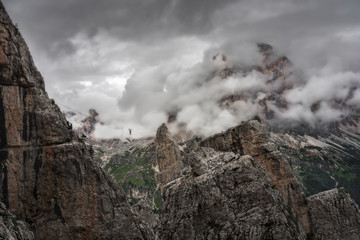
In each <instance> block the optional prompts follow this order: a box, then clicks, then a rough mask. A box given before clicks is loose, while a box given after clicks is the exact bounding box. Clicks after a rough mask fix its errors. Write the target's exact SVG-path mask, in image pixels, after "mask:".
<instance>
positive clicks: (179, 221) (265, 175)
mask: <svg viewBox="0 0 360 240" xmlns="http://www.w3.org/2000/svg"><path fill="white" fill-rule="evenodd" d="M161 128H162V131H165V126H164V125H162V126H161ZM165 132H166V131H165ZM167 137H168V138H169V141H170V136H168V135H167ZM271 140H272V139H271V138H270V135H269V134H268V133H267V132H266V131H265V128H263V127H262V126H261V125H260V124H259V123H258V122H257V121H250V122H245V123H242V124H240V125H239V126H237V127H235V128H231V129H229V130H228V131H226V132H224V133H221V134H217V135H214V136H212V137H210V138H208V139H205V140H203V141H201V142H200V143H197V142H196V141H189V142H187V144H186V145H181V146H180V145H177V144H176V142H173V143H174V144H175V147H177V148H178V150H179V151H180V152H181V159H182V163H183V165H182V169H181V175H180V176H179V177H178V178H176V179H171V180H169V181H168V182H167V183H165V184H164V187H163V192H162V193H163V212H162V215H161V216H160V220H161V228H160V231H159V232H160V237H161V238H162V239H185V238H188V239H338V238H339V236H349V238H348V239H355V238H356V237H358V231H359V229H360V221H359V217H360V213H359V208H358V206H357V205H356V203H355V202H354V201H353V200H352V199H351V198H350V196H349V195H348V194H346V193H345V192H344V190H338V189H334V190H331V191H328V192H323V193H319V194H317V195H314V196H312V197H310V198H308V199H306V198H305V196H304V193H303V192H302V190H301V188H300V186H299V184H298V182H297V180H296V178H295V177H294V175H293V172H292V170H291V168H290V166H289V164H288V162H287V161H286V159H284V158H283V157H282V155H280V154H279V152H278V151H277V148H276V145H275V144H274V143H273V142H272V141H271ZM162 141H164V139H162ZM173 148H174V145H168V149H157V151H159V150H161V151H169V150H171V149H173ZM250 155H252V156H250ZM158 161H159V159H158ZM160 161H166V159H160ZM160 173H161V170H160ZM342 227H343V229H341V228H342ZM344 231H346V232H347V233H346V234H345V233H344ZM334 233H336V234H334ZM330 235H331V236H330ZM354 236H356V237H355V238H354ZM346 239H347V238H346Z"/></svg>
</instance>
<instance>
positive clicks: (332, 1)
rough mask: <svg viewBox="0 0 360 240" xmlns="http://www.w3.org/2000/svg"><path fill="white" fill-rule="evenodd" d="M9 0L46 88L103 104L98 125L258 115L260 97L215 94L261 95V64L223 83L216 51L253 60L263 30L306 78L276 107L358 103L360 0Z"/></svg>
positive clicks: (215, 122) (295, 112)
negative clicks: (232, 103)
mask: <svg viewBox="0 0 360 240" xmlns="http://www.w3.org/2000/svg"><path fill="white" fill-rule="evenodd" d="M3 2H4V4H5V6H6V7H7V10H8V11H9V13H10V15H11V17H12V19H13V20H14V22H16V23H18V24H19V28H20V31H21V32H22V34H23V35H24V37H25V39H26V41H27V42H28V44H29V46H30V50H31V52H32V54H33V57H34V59H35V62H36V64H37V66H38V67H39V70H40V71H41V72H42V73H43V75H44V78H45V82H46V88H47V91H48V93H49V95H50V97H52V98H54V99H55V100H56V102H58V103H59V105H60V107H62V108H63V109H64V110H68V109H67V108H66V107H64V106H68V107H71V108H72V109H75V110H77V111H79V112H83V113H86V112H87V111H88V109H90V108H95V109H96V110H97V111H98V112H99V114H100V116H101V118H102V120H103V121H104V123H105V125H102V126H99V127H98V135H99V136H102V137H114V136H120V135H121V134H123V135H124V134H127V131H128V128H134V130H135V131H134V134H135V133H136V132H138V134H139V135H138V136H145V135H149V134H152V133H153V129H154V128H156V127H157V126H153V125H156V124H157V123H158V122H159V121H166V120H167V116H166V115H167V113H168V111H171V109H173V108H175V109H176V108H179V109H180V108H181V111H180V112H178V116H177V117H178V120H179V121H183V122H186V123H187V125H188V126H191V128H192V129H194V130H196V129H203V130H199V132H200V133H205V132H212V131H213V129H214V128H216V127H217V126H218V127H219V129H217V130H220V129H221V128H225V127H227V126H229V125H230V124H232V123H235V122H236V121H239V120H241V119H243V118H245V117H247V116H250V115H252V114H253V112H254V111H256V108H257V106H258V104H257V102H256V97H255V100H251V101H248V102H245V103H244V102H239V103H238V104H239V105H240V106H236V107H235V109H237V110H236V111H235V110H234V111H233V112H232V111H228V110H226V111H225V110H224V109H221V108H220V109H219V108H218V107H217V105H216V102H215V99H216V98H217V97H219V96H220V95H221V94H222V93H223V92H224V91H226V90H229V88H232V91H237V90H244V91H251V92H253V93H254V94H255V95H256V93H258V94H259V96H260V95H261V94H263V93H264V92H266V91H265V90H264V89H263V87H264V86H263V85H262V84H263V83H262V82H261V81H260V80H259V79H261V77H262V76H258V74H257V73H250V74H249V75H248V76H242V74H240V73H241V71H239V74H237V75H236V76H235V77H234V79H236V80H230V81H228V82H229V83H225V82H221V81H220V82H221V83H220V84H215V83H218V82H219V81H217V80H216V79H215V78H212V77H211V76H209V74H210V75H211V71H213V70H214V69H213V68H214V66H212V63H211V57H212V55H213V54H216V53H224V54H227V56H228V57H229V60H231V64H233V65H236V66H241V68H243V67H246V66H249V65H251V64H252V63H253V62H254V61H256V60H258V56H257V53H256V51H254V46H255V45H254V43H256V42H266V43H269V44H271V45H272V46H274V48H275V49H277V50H278V51H279V53H280V54H284V55H286V56H287V57H288V58H289V59H290V60H291V61H292V63H293V65H294V66H295V67H296V68H297V69H301V71H302V73H301V75H302V77H301V80H302V84H299V86H297V87H296V88H294V89H292V90H291V91H288V92H287V93H286V99H287V100H288V102H289V109H288V110H287V111H283V110H282V109H276V108H275V109H274V110H277V111H275V112H276V114H277V116H278V117H281V118H285V119H292V120H304V121H307V122H316V121H319V119H320V120H323V121H330V120H332V119H341V118H342V117H343V116H344V115H346V114H348V112H347V111H349V108H346V110H345V109H339V108H338V107H337V106H336V105H337V104H339V103H346V105H348V106H351V107H352V108H353V109H358V106H359V99H360V93H359V90H358V89H359V88H358V86H359V72H360V66H359V64H358V63H359V62H360V55H359V54H358V51H357V50H358V49H360V15H359V14H358V13H359V11H360V2H359V1H357V0H345V1H341V2H339V1H336V0H316V1H296V0H291V1H285V0H256V1H253V0H251V1H250V0H242V1H235V0H226V1H215V0H210V1H206V2H205V1H204V2H203V1H188V0H185V1H184V0H183V1H180V0H171V1H168V0H167V1H165V0H152V1H140V0H132V1H128V0H120V1H115V0H109V1H106V2H99V1H95V0H87V1H85V0H77V1H57V2H53V1H46V0H3ZM204 81H206V83H207V84H204ZM240 83H241V84H240ZM303 83H305V84H303ZM205 86H206V87H205ZM216 90H217V91H216ZM314 103H317V106H318V107H319V110H318V111H317V112H316V113H314V112H313V111H311V106H312V105H313V104H314ZM240 109H242V110H241V111H240ZM195 113H198V115H195ZM204 118H205V119H208V120H204ZM204 121H206V123H204ZM137 129H138V130H137ZM214 131H215V130H214Z"/></svg>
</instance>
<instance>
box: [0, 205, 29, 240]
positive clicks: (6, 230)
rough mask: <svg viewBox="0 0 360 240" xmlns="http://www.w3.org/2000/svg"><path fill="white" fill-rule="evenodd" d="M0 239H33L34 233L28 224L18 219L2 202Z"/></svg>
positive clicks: (0, 209)
mask: <svg viewBox="0 0 360 240" xmlns="http://www.w3.org/2000/svg"><path fill="white" fill-rule="evenodd" d="M0 239H6V240H32V239H34V234H33V233H32V232H31V231H30V230H29V229H28V227H27V225H26V224H25V223H24V222H22V221H19V220H18V219H16V217H15V216H14V215H13V214H11V213H10V212H9V211H8V210H7V209H6V206H5V204H3V203H1V202H0Z"/></svg>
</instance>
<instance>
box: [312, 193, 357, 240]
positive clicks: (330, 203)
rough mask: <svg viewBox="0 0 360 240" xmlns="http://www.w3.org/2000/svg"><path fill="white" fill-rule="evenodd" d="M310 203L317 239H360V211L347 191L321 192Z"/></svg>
mask: <svg viewBox="0 0 360 240" xmlns="http://www.w3.org/2000/svg"><path fill="white" fill-rule="evenodd" d="M308 201H309V208H310V211H311V217H312V220H313V223H314V229H315V231H316V233H317V234H316V237H317V239H328V240H335V239H347V240H355V239H359V236H360V210H359V207H358V206H357V205H356V203H355V201H354V200H353V199H351V198H350V195H349V194H348V193H346V192H345V189H343V188H342V189H332V190H329V191H325V192H321V193H318V194H315V195H313V196H311V197H309V198H308Z"/></svg>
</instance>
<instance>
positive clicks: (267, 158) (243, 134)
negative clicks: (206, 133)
mask: <svg viewBox="0 0 360 240" xmlns="http://www.w3.org/2000/svg"><path fill="white" fill-rule="evenodd" d="M200 146H202V147H209V148H213V149H215V150H216V151H224V152H234V153H236V154H240V155H250V156H252V157H253V158H254V160H255V162H257V163H259V164H260V165H261V166H262V168H263V169H264V170H265V171H266V173H267V174H268V176H269V177H270V179H271V181H272V183H273V184H274V186H275V187H276V188H277V189H278V190H279V191H280V193H281V194H282V196H283V197H284V198H285V199H286V200H287V201H288V202H289V204H290V205H291V207H292V209H293V211H294V213H295V215H296V217H297V218H298V220H299V222H300V223H301V226H302V227H303V229H304V230H305V231H306V233H308V234H310V233H311V232H312V229H311V218H310V216H309V211H308V207H307V201H306V197H305V195H304V193H303V192H302V190H301V187H300V185H299V184H298V182H297V180H296V179H295V177H294V175H293V173H292V171H291V168H290V166H289V164H288V163H287V162H286V161H285V160H284V159H283V158H282V157H281V156H280V154H279V152H278V151H277V150H276V147H275V145H274V144H273V143H272V141H271V138H270V135H269V133H268V132H267V131H266V130H265V129H264V127H263V126H262V125H261V124H260V123H259V122H258V121H256V120H253V121H249V122H245V123H243V124H240V125H239V126H237V127H234V128H230V129H229V130H227V131H226V132H224V133H220V134H216V135H214V136H212V137H209V138H207V139H205V140H203V141H202V142H200Z"/></svg>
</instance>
